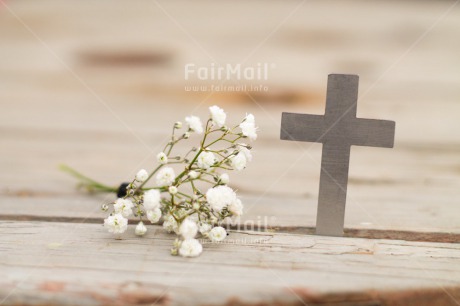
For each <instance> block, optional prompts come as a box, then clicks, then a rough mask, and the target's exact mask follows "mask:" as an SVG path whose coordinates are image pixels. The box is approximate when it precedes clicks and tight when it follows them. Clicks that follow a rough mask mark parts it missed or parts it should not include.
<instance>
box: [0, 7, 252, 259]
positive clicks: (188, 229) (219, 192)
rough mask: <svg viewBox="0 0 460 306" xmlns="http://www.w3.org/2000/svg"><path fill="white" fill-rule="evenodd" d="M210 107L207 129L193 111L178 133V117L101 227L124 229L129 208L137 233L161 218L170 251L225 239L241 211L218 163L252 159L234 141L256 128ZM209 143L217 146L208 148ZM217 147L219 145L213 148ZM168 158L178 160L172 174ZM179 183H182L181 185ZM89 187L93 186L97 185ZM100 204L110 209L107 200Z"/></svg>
mask: <svg viewBox="0 0 460 306" xmlns="http://www.w3.org/2000/svg"><path fill="white" fill-rule="evenodd" d="M0 1H1V0H0ZM209 112H210V119H209V120H208V123H209V124H208V125H206V130H205V129H204V126H203V124H202V122H201V119H200V118H199V117H196V116H188V117H186V118H185V122H184V124H186V126H187V128H186V129H184V130H182V131H181V132H179V131H176V130H179V129H182V128H183V124H182V122H180V121H177V122H176V123H175V124H174V127H173V131H172V135H171V139H170V141H169V142H168V143H167V145H166V147H165V149H164V150H165V151H164V152H160V153H158V154H157V156H156V158H157V161H158V163H159V165H158V167H157V168H156V169H155V170H154V172H153V173H151V174H150V175H149V173H148V172H147V171H146V170H144V169H142V170H140V171H139V172H138V173H137V174H136V176H135V180H134V181H132V182H131V183H124V184H122V185H121V187H120V188H119V193H120V194H121V196H119V199H117V200H116V201H115V203H114V204H113V205H111V207H113V210H112V211H111V215H110V216H109V217H107V219H105V220H104V227H105V228H107V229H108V230H109V232H112V233H115V234H121V233H123V232H124V231H126V229H127V228H128V217H129V216H131V215H132V214H133V213H134V214H135V216H136V217H139V218H140V220H139V223H138V224H137V226H136V227H135V230H134V233H135V234H136V235H138V236H142V235H144V234H145V233H146V232H147V228H146V226H145V224H144V222H146V221H145V217H146V218H147V220H148V221H150V222H151V223H157V222H159V221H160V220H161V219H163V221H164V222H163V228H164V229H165V230H166V231H168V232H174V233H175V234H176V235H178V238H177V239H176V241H175V242H174V245H173V247H172V249H171V254H173V255H181V256H185V257H195V256H198V255H199V254H200V253H201V252H202V250H203V247H202V245H201V244H200V242H199V241H198V240H196V239H195V237H196V235H197V234H198V233H200V234H201V235H202V236H203V237H208V238H209V239H211V241H213V242H220V241H222V240H224V239H225V237H226V236H227V232H226V230H225V229H224V228H223V227H221V226H218V225H219V224H224V223H225V222H227V223H228V222H233V220H234V219H236V218H238V217H239V216H241V215H242V214H243V204H242V202H241V200H240V199H238V198H237V196H236V193H235V191H234V190H233V189H232V188H230V187H228V186H227V184H228V183H229V181H230V177H229V175H228V174H227V173H222V174H219V173H218V172H217V170H218V168H223V169H228V170H238V171H240V170H243V169H244V168H245V167H246V165H247V163H248V162H250V161H251V160H252V154H251V151H250V150H251V149H252V148H251V147H250V146H249V145H247V144H244V143H238V142H237V141H238V140H239V139H240V138H243V137H244V138H248V139H250V140H255V139H256V138H257V127H256V125H255V119H254V116H253V115H252V114H247V115H246V117H245V118H244V120H243V121H242V122H241V123H240V124H239V128H240V129H241V132H236V131H234V128H231V126H233V125H230V127H229V126H226V120H227V115H226V113H225V111H224V110H223V109H222V108H220V107H218V106H215V105H214V106H211V107H210V108H209ZM237 127H238V126H237ZM192 132H194V133H197V134H204V136H203V138H202V140H201V141H200V142H198V143H197V145H196V146H193V147H192V148H191V149H190V150H188V151H186V152H187V153H186V154H185V155H181V154H180V153H179V152H176V151H175V149H176V148H175V146H176V144H177V142H179V141H180V140H182V139H188V138H189V137H190V133H192ZM177 133H179V134H177ZM176 134H177V135H176ZM210 134H212V135H210ZM208 136H209V137H208ZM224 142H226V143H224ZM214 145H215V147H216V149H214V148H211V147H214ZM219 147H220V148H222V149H217V148H219ZM170 161H172V162H170ZM169 163H171V164H181V165H182V170H181V172H178V174H177V176H176V173H175V170H174V169H173V168H172V167H171V166H169V165H168V164H169ZM179 166H180V165H177V167H179ZM174 167H176V165H174ZM151 177H154V180H155V184H156V187H155V188H152V189H149V190H147V191H144V188H142V187H144V185H145V184H146V183H147V181H148V180H150V178H151ZM182 184H185V188H184V187H182V186H181V185H182ZM206 184H208V189H207V191H206V193H205V194H203V192H202V190H203V191H204V190H206V189H205V188H206V187H203V186H205V185H206ZM94 187H95V188H96V189H97V187H98V186H96V185H95V186H94ZM122 187H123V188H124V189H122ZM179 189H180V192H179ZM162 194H163V197H162ZM102 208H103V209H104V210H109V206H108V205H105V206H103V207H102Z"/></svg>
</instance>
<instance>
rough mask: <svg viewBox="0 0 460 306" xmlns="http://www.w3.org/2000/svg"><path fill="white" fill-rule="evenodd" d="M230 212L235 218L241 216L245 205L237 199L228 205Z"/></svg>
mask: <svg viewBox="0 0 460 306" xmlns="http://www.w3.org/2000/svg"><path fill="white" fill-rule="evenodd" d="M228 211H229V212H231V213H232V214H233V215H234V216H241V215H242V214H243V203H241V200H240V199H236V200H235V201H233V202H232V203H231V204H230V205H228Z"/></svg>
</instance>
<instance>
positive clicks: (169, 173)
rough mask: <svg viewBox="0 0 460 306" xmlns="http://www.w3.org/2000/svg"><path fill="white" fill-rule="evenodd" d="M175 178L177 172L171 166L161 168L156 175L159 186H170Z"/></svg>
mask: <svg viewBox="0 0 460 306" xmlns="http://www.w3.org/2000/svg"><path fill="white" fill-rule="evenodd" d="M175 179H176V174H175V173H174V169H173V168H170V167H166V168H163V169H161V170H160V171H159V172H158V174H157V176H156V181H157V185H158V186H169V185H171V184H172V183H173V182H174V180H175Z"/></svg>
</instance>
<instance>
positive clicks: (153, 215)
mask: <svg viewBox="0 0 460 306" xmlns="http://www.w3.org/2000/svg"><path fill="white" fill-rule="evenodd" d="M160 218H161V210H160V209H159V208H155V209H153V210H147V219H149V221H150V222H151V223H157V222H158V221H160Z"/></svg>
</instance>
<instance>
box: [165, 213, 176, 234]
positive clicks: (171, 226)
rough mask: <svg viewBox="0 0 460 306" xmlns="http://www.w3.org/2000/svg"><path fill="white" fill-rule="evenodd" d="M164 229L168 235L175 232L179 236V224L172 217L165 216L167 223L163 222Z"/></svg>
mask: <svg viewBox="0 0 460 306" xmlns="http://www.w3.org/2000/svg"><path fill="white" fill-rule="evenodd" d="M163 228H164V229H165V230H166V231H167V232H168V233H172V232H175V233H176V234H177V233H178V231H179V226H178V224H177V221H176V219H174V217H173V216H171V215H168V216H165V221H164V222H163Z"/></svg>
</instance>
